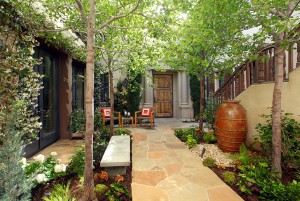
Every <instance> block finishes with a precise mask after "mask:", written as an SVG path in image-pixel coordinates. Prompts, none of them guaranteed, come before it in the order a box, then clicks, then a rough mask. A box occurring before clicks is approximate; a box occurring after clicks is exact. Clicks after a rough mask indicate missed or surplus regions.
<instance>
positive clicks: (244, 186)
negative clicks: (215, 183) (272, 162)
mask: <svg viewBox="0 0 300 201" xmlns="http://www.w3.org/2000/svg"><path fill="white" fill-rule="evenodd" d="M239 169H240V173H239V176H240V179H239V181H238V185H239V188H240V190H241V192H243V193H246V194H252V193H254V192H255V193H257V194H259V197H258V198H260V199H266V200H287V197H286V196H288V197H289V199H288V200H299V199H300V193H299V192H300V183H299V182H296V181H293V182H291V183H289V184H288V185H286V186H285V185H283V184H282V183H281V181H280V180H279V179H278V176H277V175H276V174H274V173H272V171H271V168H270V166H269V165H268V164H267V163H259V164H258V165H257V166H254V165H246V166H239Z"/></svg>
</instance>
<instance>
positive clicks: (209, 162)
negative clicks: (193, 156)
mask: <svg viewBox="0 0 300 201" xmlns="http://www.w3.org/2000/svg"><path fill="white" fill-rule="evenodd" d="M203 165H204V166H206V167H209V168H213V167H216V166H217V164H216V160H215V159H213V158H211V157H207V158H205V159H204V160H203Z"/></svg>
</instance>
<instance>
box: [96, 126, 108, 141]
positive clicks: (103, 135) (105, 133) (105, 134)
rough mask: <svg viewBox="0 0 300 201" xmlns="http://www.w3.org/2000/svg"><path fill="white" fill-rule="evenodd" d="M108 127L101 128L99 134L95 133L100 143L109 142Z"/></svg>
mask: <svg viewBox="0 0 300 201" xmlns="http://www.w3.org/2000/svg"><path fill="white" fill-rule="evenodd" d="M109 131H110V129H109V127H106V126H105V127H103V128H102V129H101V130H100V132H99V133H98V132H97V137H98V138H99V139H100V140H101V141H105V142H108V141H109Z"/></svg>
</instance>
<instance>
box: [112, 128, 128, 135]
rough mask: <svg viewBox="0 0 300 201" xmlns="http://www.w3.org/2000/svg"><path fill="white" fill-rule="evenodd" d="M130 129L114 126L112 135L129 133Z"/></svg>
mask: <svg viewBox="0 0 300 201" xmlns="http://www.w3.org/2000/svg"><path fill="white" fill-rule="evenodd" d="M130 134H131V131H130V130H129V129H127V128H116V129H115V130H114V135H130Z"/></svg>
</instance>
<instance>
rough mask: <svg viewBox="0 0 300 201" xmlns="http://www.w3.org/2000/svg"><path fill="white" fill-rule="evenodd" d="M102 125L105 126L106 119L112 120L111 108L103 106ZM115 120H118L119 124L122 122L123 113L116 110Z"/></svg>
mask: <svg viewBox="0 0 300 201" xmlns="http://www.w3.org/2000/svg"><path fill="white" fill-rule="evenodd" d="M101 115H102V125H103V126H105V122H106V121H110V108H101ZM114 120H117V121H118V125H119V126H120V124H121V113H120V112H116V111H114Z"/></svg>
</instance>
